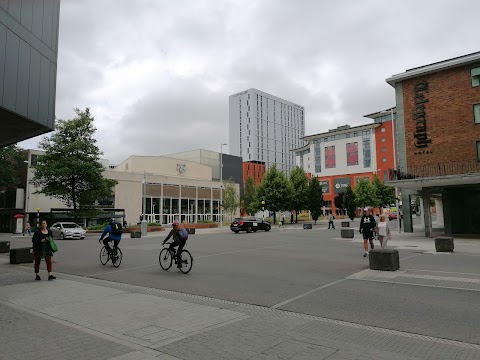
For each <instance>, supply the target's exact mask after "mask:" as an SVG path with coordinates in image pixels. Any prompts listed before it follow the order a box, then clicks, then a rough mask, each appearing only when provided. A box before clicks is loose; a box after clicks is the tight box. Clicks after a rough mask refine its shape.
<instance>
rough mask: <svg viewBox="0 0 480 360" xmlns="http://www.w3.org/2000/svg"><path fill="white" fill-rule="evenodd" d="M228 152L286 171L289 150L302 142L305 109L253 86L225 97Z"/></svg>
mask: <svg viewBox="0 0 480 360" xmlns="http://www.w3.org/2000/svg"><path fill="white" fill-rule="evenodd" d="M229 122H230V123H229V125H230V126H229V135H230V136H229V146H230V154H232V155H236V156H241V157H242V158H243V161H261V162H264V163H265V164H266V167H267V169H268V168H269V167H270V166H271V165H273V164H276V166H277V169H279V170H283V171H284V172H286V173H287V174H288V173H289V172H290V170H291V169H292V168H293V167H294V166H295V158H294V154H293V153H292V152H291V150H293V149H295V148H298V147H300V146H302V145H303V144H304V142H303V141H302V140H301V138H303V137H304V136H305V109H304V107H303V106H300V105H297V104H294V103H292V102H290V101H287V100H283V99H280V98H278V97H276V96H273V95H270V94H267V93H265V92H263V91H259V90H256V89H248V90H245V91H242V92H240V93H237V94H234V95H231V96H230V97H229Z"/></svg>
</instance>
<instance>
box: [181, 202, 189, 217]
mask: <svg viewBox="0 0 480 360" xmlns="http://www.w3.org/2000/svg"><path fill="white" fill-rule="evenodd" d="M182 214H188V199H182Z"/></svg>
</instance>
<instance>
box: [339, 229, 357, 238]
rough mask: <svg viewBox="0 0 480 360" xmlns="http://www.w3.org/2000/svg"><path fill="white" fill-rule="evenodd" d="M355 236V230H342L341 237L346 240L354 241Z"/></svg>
mask: <svg viewBox="0 0 480 360" xmlns="http://www.w3.org/2000/svg"><path fill="white" fill-rule="evenodd" d="M354 236H355V230H354V229H352V228H341V229H340V237H341V238H344V239H353V238H354Z"/></svg>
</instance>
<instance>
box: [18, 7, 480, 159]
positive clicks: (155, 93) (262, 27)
mask: <svg viewBox="0 0 480 360" xmlns="http://www.w3.org/2000/svg"><path fill="white" fill-rule="evenodd" d="M479 13H480V2H479V1H475V0H471V1H466V0H456V1H453V0H452V1H444V0H430V1H428V0H427V1H422V2H420V1H418V0H401V1H400V0H396V1H391V0H390V1H387V0H349V1H346V0H336V1H321V0H288V1H287V0H251V1H245V0H218V1H217V0H189V1H184V0H175V1H172V0H101V1H99V0H81V1H80V0H62V2H61V10H60V33H59V49H58V51H59V56H58V73H57V103H56V115H57V117H58V118H61V119H68V118H72V117H73V116H74V112H73V110H72V109H73V108H74V107H79V108H85V107H89V108H90V109H91V112H92V113H93V115H94V116H95V124H96V127H97V129H98V131H97V134H96V138H97V139H98V141H99V146H100V148H101V150H102V151H103V152H104V156H103V157H104V158H107V159H109V160H110V161H111V163H113V164H116V163H118V162H120V161H122V160H124V159H125V158H126V157H128V156H129V155H163V154H168V153H171V152H176V151H183V150H190V149H196V148H205V149H211V150H216V151H219V150H220V149H219V148H220V143H221V142H222V141H223V142H228V96H229V95H231V94H234V93H237V92H239V91H242V90H246V89H248V88H252V87H253V88H257V89H260V90H262V91H265V92H268V93H271V94H273V95H276V96H278V97H281V98H284V99H287V100H289V101H292V102H294V103H297V104H300V105H303V106H304V107H305V115H306V116H305V119H306V134H307V135H308V134H311V133H317V132H321V131H326V130H328V129H330V128H333V127H336V126H339V125H344V124H350V125H358V124H361V123H364V122H366V121H367V119H365V118H363V115H365V114H369V113H372V112H375V111H378V110H382V109H386V108H389V107H391V106H393V105H394V91H393V88H392V87H390V86H389V85H388V84H387V83H386V82H385V79H386V78H387V77H389V76H391V75H393V74H397V73H401V72H403V71H405V70H406V69H409V68H412V67H416V66H421V65H425V64H429V63H431V62H435V61H440V60H444V59H447V58H451V57H455V56H459V55H464V54H468V53H472V52H475V51H478V50H480V49H479V48H478V43H479V41H478V34H479V32H478V25H477V23H478V14H479ZM37 143H38V138H36V139H31V140H29V141H26V142H23V143H21V144H20V145H21V146H23V147H36V144H37Z"/></svg>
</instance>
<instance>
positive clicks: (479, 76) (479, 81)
mask: <svg viewBox="0 0 480 360" xmlns="http://www.w3.org/2000/svg"><path fill="white" fill-rule="evenodd" d="M470 72H471V76H472V86H480V67H475V68H473V69H471V70H470Z"/></svg>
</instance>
